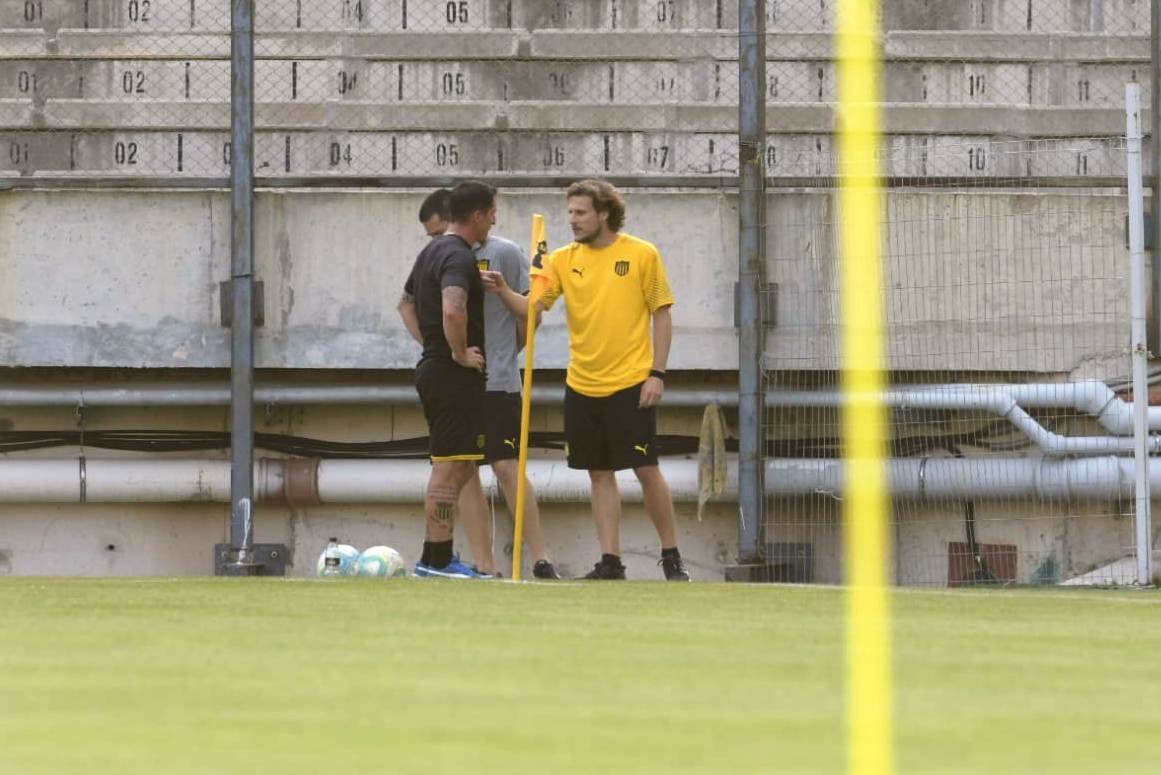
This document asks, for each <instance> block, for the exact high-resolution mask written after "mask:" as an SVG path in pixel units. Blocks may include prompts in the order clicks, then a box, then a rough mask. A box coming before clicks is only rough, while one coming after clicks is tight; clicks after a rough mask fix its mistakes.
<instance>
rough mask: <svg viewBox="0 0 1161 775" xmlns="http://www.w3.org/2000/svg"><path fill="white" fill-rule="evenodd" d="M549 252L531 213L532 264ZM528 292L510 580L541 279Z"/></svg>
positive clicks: (517, 545) (519, 529) (518, 537)
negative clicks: (538, 286) (538, 289)
mask: <svg viewBox="0 0 1161 775" xmlns="http://www.w3.org/2000/svg"><path fill="white" fill-rule="evenodd" d="M547 252H548V242H547V240H546V239H545V234H544V216H543V215H540V214H539V213H537V214H536V215H533V216H532V249H531V251H529V254H530V255H531V256H532V265H533V266H535V267H537V268H539V267H540V266H541V263H542V262H543V260H544V256H545V254H546V253H547ZM531 279H532V285H531V291H530V292H529V294H528V319H527V326H526V329H527V330H526V331H525V334H524V389H523V392H522V394H521V406H520V452H519V457H518V459H517V460H518V462H517V469H516V507H515V511H516V513H515V515H513V516H514V520H515V526H514V528H513V532H512V580H513V581H519V580H520V564H521V560H522V556H521V555H522V554H523V551H522V550H523V548H524V499H525V497H526V490H527V489H528V488H527V476H526V474H527V471H528V424H529V422H531V420H532V351H533V347H534V346H535V343H536V301H537V299H538V298H539V297H540V293H538V291H537V285H538V281H539V282H543V280H542V278H540V277H538V276H536V275H533V276H532V278H531Z"/></svg>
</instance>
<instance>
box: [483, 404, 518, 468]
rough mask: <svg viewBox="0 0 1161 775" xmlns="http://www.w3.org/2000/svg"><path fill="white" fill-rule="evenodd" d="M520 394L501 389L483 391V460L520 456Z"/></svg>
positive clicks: (508, 458) (512, 458) (492, 460)
mask: <svg viewBox="0 0 1161 775" xmlns="http://www.w3.org/2000/svg"><path fill="white" fill-rule="evenodd" d="M520 410H521V403H520V394H519V393H506V392H504V391H503V390H489V391H488V392H487V393H484V439H485V442H484V460H486V461H487V462H489V463H493V462H495V461H497V460H515V459H517V458H518V457H520Z"/></svg>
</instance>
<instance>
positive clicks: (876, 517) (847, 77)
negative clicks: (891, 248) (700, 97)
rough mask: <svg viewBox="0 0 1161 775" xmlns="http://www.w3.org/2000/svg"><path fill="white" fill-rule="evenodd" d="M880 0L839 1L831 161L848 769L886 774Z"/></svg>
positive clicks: (889, 726) (890, 732)
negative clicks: (842, 451)
mask: <svg viewBox="0 0 1161 775" xmlns="http://www.w3.org/2000/svg"><path fill="white" fill-rule="evenodd" d="M878 6H879V2H878V0H842V1H841V2H840V3H839V5H838V54H839V56H838V68H839V114H838V115H839V151H840V154H839V159H840V163H841V165H842V167H841V170H842V189H841V193H840V205H839V212H840V213H842V226H841V240H842V251H841V256H842V270H841V272H842V354H843V377H842V381H843V393H844V401H843V404H844V411H843V438H844V440H845V445H846V466H845V471H846V476H845V478H846V493H847V497H846V499H845V500H844V502H843V505H844V514H843V543H844V547H843V557H844V558H845V561H846V574H845V575H846V584H847V595H846V597H847V616H846V620H847V638H846V641H847V649H846V651H847V657H846V664H847V671H846V672H847V681H846V684H847V698H846V707H847V757H848V759H847V766H848V772H849V773H850V775H889V774H890V773H891V771H892V769H893V766H894V761H893V759H894V753H893V740H894V722H893V719H894V707H895V704H894V698H893V694H892V691H891V632H890V613H891V612H890V600H889V598H888V587H887V584H888V575H887V569H888V567H889V565H890V554H889V552H890V549H889V542H888V540H887V538H888V536H887V533H888V522H887V514H888V513H889V508H888V507H889V504H888V497H887V481H886V469H885V467H884V462H883V461H884V458H885V456H886V452H887V418H886V412H885V410H884V407H883V404H882V400H881V398H880V396H881V395H882V390H883V384H884V378H883V364H884V345H883V308H882V297H881V293H882V288H883V271H882V266H881V256H880V246H881V245H882V242H881V234H880V218H881V217H882V212H883V210H882V206H883V194H882V182H881V172H880V169H879V151H880V143H881V126H882V124H881V119H880V113H879V103H880V98H879V94H880V84H881V83H882V78H881V76H882V73H881V58H880V53H879V30H878V18H879V15H878Z"/></svg>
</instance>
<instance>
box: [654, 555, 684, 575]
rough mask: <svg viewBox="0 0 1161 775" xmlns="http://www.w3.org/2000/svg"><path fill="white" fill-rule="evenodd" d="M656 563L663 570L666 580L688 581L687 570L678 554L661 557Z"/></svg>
mask: <svg viewBox="0 0 1161 775" xmlns="http://www.w3.org/2000/svg"><path fill="white" fill-rule="evenodd" d="M657 564H658V565H660V566H661V569H662V570H663V571H665V580H666V581H689V571H687V570H686V569H685V562H684V561H683V560H682V559H681V555H680V554H679V555H677V556H676V557H662V558H661V559H660V560H658V561H657Z"/></svg>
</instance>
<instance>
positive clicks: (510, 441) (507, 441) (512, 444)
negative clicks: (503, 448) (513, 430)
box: [504, 439, 516, 449]
mask: <svg viewBox="0 0 1161 775" xmlns="http://www.w3.org/2000/svg"><path fill="white" fill-rule="evenodd" d="M504 443H505V444H507V445H508V446H509V447H511V448H512V449H516V439H504Z"/></svg>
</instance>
